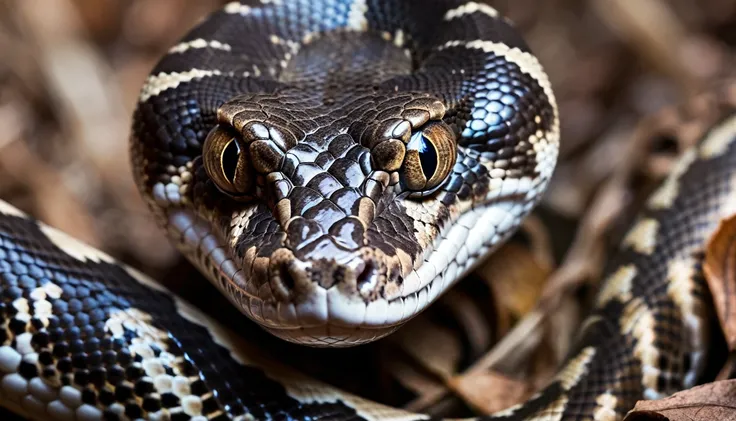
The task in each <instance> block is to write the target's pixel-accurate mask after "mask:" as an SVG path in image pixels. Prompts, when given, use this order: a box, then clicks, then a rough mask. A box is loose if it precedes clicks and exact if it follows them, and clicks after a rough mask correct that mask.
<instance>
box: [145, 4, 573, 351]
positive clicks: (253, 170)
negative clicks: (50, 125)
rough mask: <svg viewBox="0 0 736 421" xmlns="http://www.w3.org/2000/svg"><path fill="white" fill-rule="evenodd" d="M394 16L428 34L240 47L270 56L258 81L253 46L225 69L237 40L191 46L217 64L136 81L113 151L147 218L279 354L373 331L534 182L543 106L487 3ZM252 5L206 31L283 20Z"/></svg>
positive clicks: (482, 248) (462, 260)
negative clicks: (132, 106)
mask: <svg viewBox="0 0 736 421" xmlns="http://www.w3.org/2000/svg"><path fill="white" fill-rule="evenodd" d="M300 4H301V3H300ZM309 4H311V3H309ZM387 4H388V3H387ZM407 4H411V5H413V6H412V7H414V8H415V9H416V10H415V12H418V11H421V13H419V14H421V15H422V16H424V18H426V20H427V22H434V23H433V24H432V25H430V27H433V28H436V29H437V31H436V33H433V35H432V36H431V37H430V36H429V35H428V34H424V33H423V32H422V30H421V29H420V28H419V27H418V26H417V27H415V26H416V25H408V26H407V27H411V28H412V29H411V30H409V29H407V31H408V33H406V34H405V33H403V32H397V35H395V36H394V38H393V39H392V36H391V35H390V34H388V35H387V33H386V32H385V31H384V32H381V31H373V30H363V29H360V30H357V31H356V30H350V31H343V30H333V29H334V28H321V29H320V30H319V31H314V32H310V33H309V34H308V35H307V36H303V37H300V39H299V40H298V41H294V40H293V38H294V37H293V36H291V35H289V34H286V33H284V34H280V35H278V36H276V35H274V36H273V37H269V38H268V39H267V40H264V43H267V45H266V44H264V45H262V46H260V47H262V51H261V52H262V53H263V54H264V55H263V57H266V56H268V57H280V58H279V60H275V61H274V64H273V66H271V67H268V68H264V67H263V65H262V64H257V63H256V62H253V63H256V64H252V66H251V65H249V66H245V65H244V64H243V63H242V62H241V60H246V61H247V60H248V59H249V58H248V57H250V56H248V53H249V52H252V51H250V50H248V49H251V50H252V49H254V48H256V47H254V44H248V46H241V48H243V49H244V50H243V51H240V52H238V53H237V54H239V55H234V54H235V53H234V52H233V50H234V49H235V46H237V45H238V44H237V43H239V42H242V40H241V38H242V37H241V38H237V39H236V38H233V39H232V40H230V41H229V43H228V44H227V45H228V46H229V47H231V50H225V49H223V47H222V45H223V44H222V43H223V42H224V41H222V40H219V41H218V43H219V44H216V48H215V47H212V48H210V47H208V45H211V44H206V43H205V44H202V43H199V44H197V45H204V47H201V48H200V49H207V51H206V55H204V56H195V57H199V59H200V60H201V61H202V63H207V64H208V65H211V64H212V63H218V62H219V63H221V64H222V66H223V67H222V69H217V70H216V71H215V70H201V69H195V70H189V71H179V69H178V67H177V66H180V65H181V63H182V58H181V57H180V56H176V55H172V56H169V57H168V58H164V59H163V60H162V62H161V63H160V64H159V65H158V67H157V69H156V70H154V73H153V76H151V77H150V78H149V81H148V83H147V85H146V86H145V87H144V90H143V94H142V96H141V102H140V104H139V107H138V110H137V111H136V119H135V123H134V139H133V142H132V150H133V161H134V168H135V174H136V177H137V180H138V185H139V186H140V188H141V190H142V191H143V193H144V196H145V197H146V198H147V199H148V201H149V204H150V207H151V209H153V211H154V213H155V214H156V215H157V216H158V217H159V220H160V221H161V223H162V224H163V225H164V226H165V227H166V228H167V231H168V233H169V235H170V237H171V238H172V240H173V241H174V243H175V244H176V245H177V247H178V248H179V249H180V250H181V251H182V252H183V253H184V255H185V256H187V258H188V259H189V260H190V261H192V262H193V263H194V264H195V265H196V266H197V267H198V268H199V269H200V270H201V271H202V272H203V273H205V274H206V275H207V276H208V278H209V279H210V280H211V281H212V283H213V284H214V285H216V286H217V287H218V288H219V289H220V290H221V291H222V292H223V294H224V295H225V296H226V297H228V298H229V299H230V301H231V302H232V303H233V304H234V305H236V306H237V307H238V308H239V309H240V310H241V311H242V312H243V313H244V314H246V315H247V316H248V317H250V318H251V319H252V320H254V321H256V322H257V323H259V324H260V325H261V326H263V327H264V328H266V329H267V330H269V331H270V332H272V333H274V334H275V335H277V336H280V337H282V338H284V339H287V340H289V341H293V342H299V343H303V344H309V345H314V346H349V345H355V344H359V343H364V342H368V341H372V340H375V339H378V338H380V337H382V336H385V335H387V334H389V333H391V332H392V331H394V330H395V329H396V328H398V327H399V326H401V325H402V324H403V323H406V322H407V321H408V320H410V319H411V318H412V317H414V316H416V315H417V314H419V313H420V312H421V311H422V310H423V309H425V308H426V307H427V306H428V305H429V304H430V303H431V302H433V301H434V300H435V299H436V298H437V297H438V296H439V295H441V294H442V293H443V292H444V291H446V290H447V288H449V287H450V286H451V285H452V284H453V283H454V282H456V281H457V280H458V279H459V278H460V277H461V276H462V275H463V274H464V273H465V272H466V271H467V270H469V269H470V268H471V267H472V266H473V264H474V263H475V262H476V261H478V260H479V259H480V258H482V257H484V256H485V255H487V254H488V253H490V252H491V251H492V250H493V249H494V248H495V247H497V246H499V245H500V244H501V243H502V242H503V241H504V240H505V239H506V238H508V237H509V236H510V235H511V233H513V232H514V230H515V229H516V228H517V227H518V225H519V224H520V222H521V220H522V218H523V217H524V216H525V215H526V214H527V213H528V212H529V211H530V210H531V209H532V207H533V206H534V204H535V203H536V202H537V201H538V200H539V198H540V196H541V192H542V191H543V190H544V188H545V187H546V184H547V182H548V180H549V178H550V176H551V173H552V169H553V168H554V164H555V162H556V157H557V143H558V138H559V122H558V118H557V110H556V107H555V104H554V96H553V94H552V91H551V89H550V85H549V81H548V80H547V78H546V76H545V75H544V72H543V71H542V70H541V66H540V65H539V63H538V62H537V61H536V59H535V58H534V56H532V55H531V53H529V52H528V48H527V47H526V46H525V45H524V44H523V42H522V41H520V38H518V36H516V35H514V33H513V32H512V31H511V29H510V27H509V26H508V24H507V23H506V22H505V21H504V20H502V19H499V18H498V17H497V16H495V14H494V13H491V12H490V11H489V10H488V9H478V8H477V7H471V8H458V9H457V10H456V11H454V12H453V11H452V10H450V11H447V10H444V9H442V7H444V6H446V5H445V4H444V3H443V2H436V4H435V3H431V4H429V5H426V6H424V3H423V2H408V3H407ZM302 6H303V7H310V6H308V4H307V3H304V4H302ZM263 7H264V8H275V9H274V10H273V11H270V12H269V13H268V14H257V13H255V12H254V10H255V9H250V8H248V9H239V8H238V9H237V10H236V8H235V7H233V8H232V11H233V12H232V13H230V12H227V10H226V11H225V12H223V14H222V15H218V19H221V20H222V21H223V22H225V23H223V25H225V24H232V25H234V27H235V26H237V25H241V24H242V22H240V21H238V20H237V19H239V18H238V16H233V15H235V14H236V13H235V12H237V13H240V11H247V14H246V15H244V16H245V18H246V19H248V18H250V17H254V16H261V18H262V19H269V16H278V13H281V12H278V11H277V9H278V8H279V7H285V8H288V7H289V6H288V5H287V4H286V3H284V5H280V3H279V4H273V5H268V6H263ZM375 7H377V8H380V7H383V3H381V2H377V3H376V5H375ZM269 10H270V9H269ZM278 10H280V9H278ZM341 10H342V9H340V10H338V9H335V10H332V11H329V13H328V14H330V15H331V16H332V15H334V16H338V15H340V13H342V11H341ZM453 10H454V9H453ZM373 12H375V13H378V14H379V15H380V14H384V15H392V16H393V15H396V16H397V19H406V20H407V21H408V22H413V20H411V19H414V18H411V17H407V16H403V15H401V13H405V12H407V11H405V10H403V9H402V10H400V11H396V10H394V11H390V10H386V11H380V10H374V11H373ZM399 12H400V13H399ZM310 13H311V12H310ZM321 13H324V11H322V10H321V9H320V10H315V11H313V14H314V15H315V16H318V15H320V14H321ZM371 13H372V12H371ZM396 13H399V14H398V15H397V14H396ZM287 15H288V14H287ZM409 15H411V13H409ZM285 16H286V15H285ZM309 16H311V14H309ZM402 16H403V17H402ZM240 18H243V16H241V17H240ZM424 18H423V19H424ZM325 19H328V18H325ZM468 19H470V20H472V21H473V22H474V23H473V24H472V25H466V24H463V21H465V20H468ZM228 22H229V23H228ZM384 23H385V22H383V23H382V21H381V22H379V21H375V22H374V23H369V26H370V25H378V26H380V25H383V24H384ZM466 23H467V22H466ZM238 27H239V26H238ZM422 27H423V26H422ZM361 28H362V27H361ZM474 28H488V29H489V33H488V34H485V35H487V36H489V37H496V38H498V39H500V40H502V41H499V42H491V41H487V42H486V41H477V39H476V38H474V37H475V36H476V35H478V36H480V34H475V35H474V34H473V30H475V29H474ZM285 30H286V29H285ZM195 31H196V36H197V37H202V36H204V34H205V32H206V31H204V32H203V30H201V29H198V30H195ZM226 35H227V34H225V33H218V36H226ZM251 35H252V37H251V38H249V39H251V40H252V39H255V38H253V37H257V34H251ZM290 37H291V38H290ZM407 37H408V38H409V39H410V41H406V40H405V39H406V38H407ZM458 37H460V38H463V37H466V38H467V37H471V38H469V39H471V40H472V41H470V40H469V41H462V40H461V39H460V38H458ZM183 48H184V47H180V48H176V49H175V50H176V51H177V53H176V54H182V53H180V52H179V51H181V50H182V49H183ZM281 49H283V51H284V53H285V55H283V56H279V55H278V54H277V55H272V56H271V55H269V54H276V52H275V50H281ZM271 50H274V51H271ZM185 51H187V52H190V51H191V49H190V48H189V47H187V49H186V50H185ZM195 53H197V51H194V52H192V54H195ZM256 56H258V55H257V54H256V55H253V57H256ZM172 57H173V58H172ZM258 57H262V56H258ZM348 58H349V59H348ZM236 59H237V60H236ZM258 63H261V62H258ZM244 66H245V67H244ZM258 66H261V67H258ZM254 68H255V69H257V70H258V75H254V74H253V71H252V70H251V69H254ZM172 69H177V72H172ZM243 69H246V71H243ZM226 70H228V71H226Z"/></svg>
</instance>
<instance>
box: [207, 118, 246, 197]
mask: <svg viewBox="0 0 736 421" xmlns="http://www.w3.org/2000/svg"><path fill="white" fill-rule="evenodd" d="M245 155H246V154H245V153H243V151H242V149H241V148H240V145H239V144H238V140H237V138H236V136H235V135H233V134H232V133H230V131H228V130H226V129H224V128H222V127H220V126H219V125H218V126H215V128H214V129H212V131H210V133H209V134H208V135H207V139H205V141H204V146H203V148H202V160H203V162H204V169H205V171H207V175H209V177H210V178H211V179H212V181H214V182H215V185H217V187H218V188H219V189H220V190H222V191H223V192H224V193H227V194H230V195H233V196H238V195H243V194H245V193H247V192H248V190H249V189H250V186H251V184H252V183H251V180H252V178H251V168H250V165H249V161H248V159H247V158H248V157H247V156H245Z"/></svg>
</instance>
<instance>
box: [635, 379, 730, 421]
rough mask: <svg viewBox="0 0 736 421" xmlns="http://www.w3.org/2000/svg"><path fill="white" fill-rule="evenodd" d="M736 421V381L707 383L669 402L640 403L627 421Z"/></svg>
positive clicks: (667, 400) (676, 394)
mask: <svg viewBox="0 0 736 421" xmlns="http://www.w3.org/2000/svg"><path fill="white" fill-rule="evenodd" d="M649 420H655V421H665V420H668V421H713V420H718V421H728V420H736V380H725V381H721V382H715V383H708V384H706V385H703V386H698V387H694V388H692V389H689V390H685V391H683V392H679V393H675V394H674V395H672V396H670V397H669V398H665V399H659V400H656V401H639V402H637V404H636V406H635V407H634V409H633V410H632V411H631V412H629V414H628V415H627V416H626V418H624V421H649Z"/></svg>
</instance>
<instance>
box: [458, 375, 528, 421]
mask: <svg viewBox="0 0 736 421" xmlns="http://www.w3.org/2000/svg"><path fill="white" fill-rule="evenodd" d="M448 385H449V386H450V387H451V388H452V390H454V391H455V393H457V395H458V396H460V397H461V398H463V400H465V402H467V403H468V404H469V405H470V406H472V407H473V408H475V409H476V410H477V411H479V412H481V413H484V414H491V413H493V412H497V411H500V410H502V409H506V408H508V407H510V406H513V405H516V404H517V403H520V402H523V401H524V400H525V399H526V398H527V397H528V396H529V387H528V385H527V384H526V383H525V382H523V381H520V380H515V379H511V378H509V377H506V376H504V375H502V374H500V373H497V372H494V371H481V372H475V373H471V374H467V375H462V376H457V377H455V378H453V379H451V380H450V381H449V383H448Z"/></svg>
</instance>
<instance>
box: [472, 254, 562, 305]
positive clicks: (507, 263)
mask: <svg viewBox="0 0 736 421" xmlns="http://www.w3.org/2000/svg"><path fill="white" fill-rule="evenodd" d="M476 273H477V274H478V275H480V276H481V277H482V278H483V279H485V280H486V282H487V283H488V285H489V286H490V287H491V288H492V289H493V292H494V296H495V297H496V299H497V300H498V308H499V310H501V311H502V309H506V310H507V311H509V312H510V313H511V315H512V317H514V318H519V317H521V316H523V315H524V314H526V313H528V312H529V311H531V309H532V308H533V307H534V305H535V304H536V303H537V300H538V299H539V296H540V295H541V293H542V288H543V287H544V283H545V281H546V280H547V277H548V276H549V273H550V268H547V267H544V266H543V265H540V264H539V262H537V261H536V260H535V256H534V255H533V254H532V252H531V250H530V249H529V248H528V247H525V246H523V245H519V244H517V243H513V242H510V243H508V244H506V245H505V246H504V247H502V248H501V249H499V250H498V251H496V253H494V254H493V255H491V256H490V257H489V259H488V260H487V261H486V262H485V263H483V264H482V266H481V267H480V268H479V269H478V270H477V272H476Z"/></svg>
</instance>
